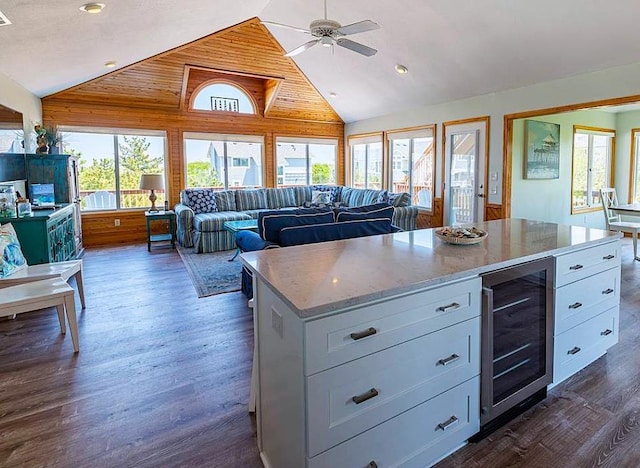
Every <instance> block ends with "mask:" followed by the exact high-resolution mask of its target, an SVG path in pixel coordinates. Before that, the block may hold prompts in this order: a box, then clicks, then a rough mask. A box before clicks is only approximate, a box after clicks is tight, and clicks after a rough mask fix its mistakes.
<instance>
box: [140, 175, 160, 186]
mask: <svg viewBox="0 0 640 468" xmlns="http://www.w3.org/2000/svg"><path fill="white" fill-rule="evenodd" d="M140 189H141V190H162V189H164V176H163V175H162V174H142V175H141V176H140Z"/></svg>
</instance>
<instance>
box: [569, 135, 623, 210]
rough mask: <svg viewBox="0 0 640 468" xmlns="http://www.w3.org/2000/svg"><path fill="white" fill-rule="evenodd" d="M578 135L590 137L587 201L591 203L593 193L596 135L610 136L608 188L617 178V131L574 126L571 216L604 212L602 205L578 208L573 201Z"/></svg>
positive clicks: (607, 168) (588, 144)
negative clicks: (594, 138)
mask: <svg viewBox="0 0 640 468" xmlns="http://www.w3.org/2000/svg"><path fill="white" fill-rule="evenodd" d="M576 134H586V135H588V137H589V138H588V143H587V187H586V192H587V201H589V197H590V195H589V194H590V193H592V192H593V180H592V176H591V174H592V163H593V137H594V136H596V135H601V136H608V137H609V138H610V145H609V150H608V155H607V167H606V171H607V174H606V176H605V179H606V180H607V181H608V186H609V187H613V186H614V176H615V153H616V130H615V129H611V128H599V127H587V126H583V125H574V126H573V133H572V138H571V193H570V199H571V214H572V215H574V214H581V213H591V212H595V211H601V210H602V203H597V204H595V203H591V204H587V205H586V206H584V207H576V206H575V204H574V199H573V191H574V190H573V189H574V183H575V165H576V160H575V157H576V156H575V152H576V148H575V144H576Z"/></svg>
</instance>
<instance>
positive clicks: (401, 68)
mask: <svg viewBox="0 0 640 468" xmlns="http://www.w3.org/2000/svg"><path fill="white" fill-rule="evenodd" d="M396 71H397V72H398V73H400V74H401V75H404V74H405V73H409V69H408V68H407V67H405V66H404V65H400V64H397V65H396Z"/></svg>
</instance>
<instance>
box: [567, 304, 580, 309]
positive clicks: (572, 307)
mask: <svg viewBox="0 0 640 468" xmlns="http://www.w3.org/2000/svg"><path fill="white" fill-rule="evenodd" d="M580 307H582V303H581V302H576V303H574V304H571V305H570V306H569V309H579V308H580Z"/></svg>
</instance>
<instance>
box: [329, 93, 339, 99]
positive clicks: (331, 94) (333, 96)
mask: <svg viewBox="0 0 640 468" xmlns="http://www.w3.org/2000/svg"><path fill="white" fill-rule="evenodd" d="M329 97H330V98H335V97H338V95H337V94H336V93H329Z"/></svg>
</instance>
